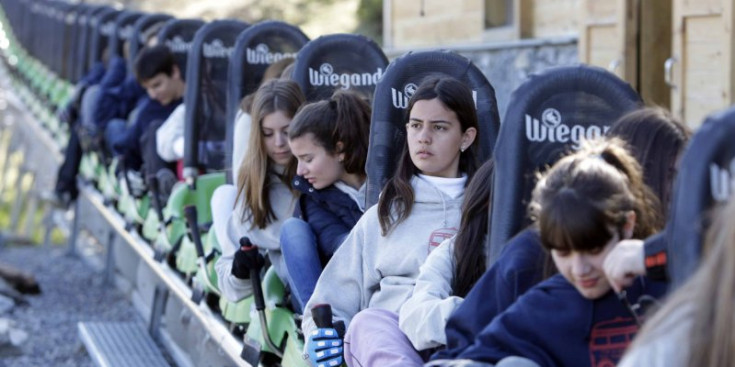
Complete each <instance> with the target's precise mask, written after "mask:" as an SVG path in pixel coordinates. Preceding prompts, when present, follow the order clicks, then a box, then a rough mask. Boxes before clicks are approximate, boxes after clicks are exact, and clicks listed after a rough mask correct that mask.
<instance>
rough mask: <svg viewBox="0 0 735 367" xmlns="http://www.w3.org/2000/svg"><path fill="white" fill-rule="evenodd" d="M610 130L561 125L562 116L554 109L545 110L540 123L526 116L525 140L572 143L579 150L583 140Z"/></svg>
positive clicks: (606, 127) (608, 128)
mask: <svg viewBox="0 0 735 367" xmlns="http://www.w3.org/2000/svg"><path fill="white" fill-rule="evenodd" d="M608 130H610V127H609V126H604V127H600V126H596V125H590V126H586V127H585V126H582V125H573V126H569V125H566V124H564V123H562V115H561V113H559V110H557V109H555V108H547V109H545V110H544V111H543V112H542V113H541V121H539V120H538V119H536V118H534V117H532V116H530V115H528V114H526V138H527V139H528V141H531V142H551V143H569V142H571V143H572V148H574V149H579V146H580V143H581V142H582V140H583V139H593V138H596V137H598V136H602V135H604V134H605V133H607V131H608Z"/></svg>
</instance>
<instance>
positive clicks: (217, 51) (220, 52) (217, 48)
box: [202, 38, 235, 59]
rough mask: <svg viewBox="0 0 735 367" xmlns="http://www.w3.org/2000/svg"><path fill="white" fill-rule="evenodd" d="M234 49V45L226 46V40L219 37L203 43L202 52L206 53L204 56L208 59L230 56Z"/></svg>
mask: <svg viewBox="0 0 735 367" xmlns="http://www.w3.org/2000/svg"><path fill="white" fill-rule="evenodd" d="M234 50H235V48H234V47H225V44H224V42H222V40H221V39H219V38H217V39H214V40H212V42H210V43H205V44H204V45H202V54H204V57H206V58H208V59H211V58H227V57H230V55H231V54H232V52H233V51H234Z"/></svg>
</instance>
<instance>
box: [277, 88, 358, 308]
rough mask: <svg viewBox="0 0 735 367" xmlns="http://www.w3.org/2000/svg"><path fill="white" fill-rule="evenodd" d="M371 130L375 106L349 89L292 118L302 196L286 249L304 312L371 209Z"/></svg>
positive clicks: (284, 234) (285, 233)
mask: <svg viewBox="0 0 735 367" xmlns="http://www.w3.org/2000/svg"><path fill="white" fill-rule="evenodd" d="M369 135H370V106H369V105H368V104H367V102H366V101H364V100H363V99H362V98H360V97H359V96H358V95H356V94H354V93H350V92H346V91H337V92H336V93H335V94H334V95H333V96H332V98H331V99H330V100H328V101H319V102H314V103H311V104H308V105H306V106H304V107H303V108H302V109H300V110H299V112H298V113H297V114H296V116H294V119H293V121H291V126H290V127H289V130H288V138H289V146H290V147H291V152H292V153H293V155H294V156H295V157H296V159H297V160H298V166H297V168H296V174H297V175H298V176H296V177H295V178H294V180H293V183H292V185H293V187H294V188H295V189H296V190H298V191H299V192H300V193H301V197H300V198H299V202H298V204H297V205H296V209H295V211H294V217H293V218H290V219H288V220H286V222H285V223H283V227H281V250H282V251H283V259H284V261H285V262H286V267H287V269H288V273H289V274H293V276H290V277H289V283H290V285H291V291H292V294H293V297H294V299H295V300H296V304H297V306H298V310H296V311H297V312H299V313H303V308H304V305H305V304H306V302H307V301H308V300H309V298H311V294H312V293H313V292H314V287H315V286H316V282H317V280H318V279H319V275H321V273H322V269H323V266H324V265H326V263H327V261H329V259H330V258H331V257H332V254H334V252H335V251H336V250H337V248H338V247H339V245H341V244H342V240H344V238H345V237H346V236H347V233H349V232H350V230H351V229H352V227H354V226H355V223H357V221H358V220H359V219H360V217H361V216H362V212H363V211H364V210H365V179H366V175H365V159H366V158H367V148H368V136H369Z"/></svg>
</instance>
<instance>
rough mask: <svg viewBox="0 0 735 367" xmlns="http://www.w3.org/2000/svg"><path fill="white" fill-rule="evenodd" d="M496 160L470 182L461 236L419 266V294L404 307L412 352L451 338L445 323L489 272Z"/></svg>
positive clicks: (403, 320)
mask: <svg viewBox="0 0 735 367" xmlns="http://www.w3.org/2000/svg"><path fill="white" fill-rule="evenodd" d="M494 167H495V166H494V164H493V161H492V160H490V161H487V162H486V163H485V164H483V165H482V166H481V167H480V169H478V170H477V173H476V174H475V177H473V178H472V181H471V182H470V184H469V185H468V186H467V190H466V192H465V200H464V203H463V204H462V220H461V224H460V227H459V232H458V233H457V235H456V236H455V237H452V238H451V239H448V240H446V241H444V242H442V244H441V245H439V247H437V248H436V250H434V251H432V252H431V254H430V255H429V257H428V258H427V259H426V262H425V263H424V264H423V265H421V268H420V269H419V275H418V278H416V285H415V287H414V289H413V294H412V295H411V297H410V298H409V299H408V300H406V302H405V303H404V304H403V306H402V307H401V310H400V312H399V318H398V319H399V326H400V330H401V331H402V332H403V333H405V334H406V337H407V338H408V341H410V343H411V345H413V349H415V350H411V348H410V346H409V345H406V352H407V353H408V354H414V353H415V354H416V355H417V356H418V355H419V352H418V351H430V350H434V349H435V348H437V347H439V346H442V345H444V344H446V335H445V334H444V325H446V323H447V320H448V319H449V316H450V315H451V314H452V312H453V311H454V310H455V309H456V308H457V306H459V304H460V303H461V302H462V300H463V299H464V296H465V295H466V294H467V293H468V292H469V291H470V289H471V288H472V286H473V285H474V284H475V282H477V280H478V279H480V277H481V276H482V274H483V273H484V272H485V264H486V261H485V246H484V244H485V236H486V235H487V227H488V226H487V223H488V212H489V208H490V197H491V195H492V185H490V184H488V183H489V182H492V180H493V172H494Z"/></svg>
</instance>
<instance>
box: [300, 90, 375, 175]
mask: <svg viewBox="0 0 735 367" xmlns="http://www.w3.org/2000/svg"><path fill="white" fill-rule="evenodd" d="M309 133H311V134H313V136H314V142H315V143H316V144H317V145H319V146H321V147H322V148H324V150H326V151H327V153H328V154H329V155H335V154H339V153H343V154H344V161H343V162H342V164H343V165H344V169H345V172H347V173H352V174H360V175H363V176H364V175H365V159H366V158H367V150H368V137H369V136H370V105H369V104H368V103H367V102H366V101H365V100H363V99H362V97H360V96H358V95H357V94H355V93H353V92H349V91H342V90H340V91H337V92H336V93H334V95H333V96H332V98H330V99H329V100H328V101H319V102H314V103H310V104H307V105H305V106H303V107H302V108H301V109H299V112H297V113H296V116H294V118H293V120H292V121H291V125H290V126H289V129H288V139H289V140H293V139H296V138H298V137H301V136H304V135H306V134H309ZM337 143H342V147H341V149H338V147H337Z"/></svg>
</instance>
